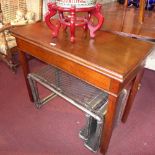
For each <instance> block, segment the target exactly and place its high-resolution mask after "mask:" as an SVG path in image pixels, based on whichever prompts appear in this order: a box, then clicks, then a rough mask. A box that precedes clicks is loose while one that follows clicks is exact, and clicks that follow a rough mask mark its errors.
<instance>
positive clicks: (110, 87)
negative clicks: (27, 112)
mask: <svg viewBox="0 0 155 155" xmlns="http://www.w3.org/2000/svg"><path fill="white" fill-rule="evenodd" d="M11 32H12V34H13V35H14V36H15V37H16V40H17V46H18V49H19V58H20V63H21V66H22V68H23V72H24V77H25V81H26V84H27V88H28V92H29V96H30V99H31V101H33V98H32V93H31V90H30V86H29V83H28V80H27V75H28V73H29V71H30V70H29V65H28V61H27V57H26V56H25V55H26V54H29V55H31V56H33V57H35V58H37V59H39V60H42V61H43V62H45V63H47V64H51V65H53V66H56V67H58V68H60V69H61V70H64V71H65V72H67V73H69V74H71V75H74V76H76V77H78V78H79V79H81V80H83V81H85V82H87V83H89V84H91V85H93V86H95V87H97V88H99V89H101V90H104V91H105V92H107V93H108V94H109V97H108V107H107V114H106V116H105V123H104V126H103V131H102V138H101V146H100V151H101V152H102V154H105V153H106V151H107V149H108V145H109V142H110V138H111V135H112V131H113V127H114V120H115V114H116V109H117V106H118V104H117V103H118V102H117V101H118V99H119V95H120V93H121V91H122V90H123V89H124V88H128V87H129V86H130V88H131V89H130V93H129V97H128V100H127V104H126V107H125V111H124V114H123V117H122V122H125V121H126V119H127V116H128V114H129V111H130V108H131V106H132V103H133V100H134V97H135V95H136V93H137V90H138V88H139V83H140V81H141V78H142V74H143V67H144V64H145V60H146V58H147V56H148V55H149V54H150V52H151V48H152V47H153V45H152V44H151V43H148V42H143V41H140V40H136V39H132V38H127V37H123V36H119V35H116V34H112V33H110V32H106V31H98V32H97V33H96V37H95V38H94V39H90V37H89V36H87V35H88V34H83V31H78V33H77V34H76V36H77V37H76V40H75V43H71V42H70V41H69V36H68V34H67V33H64V32H63V31H62V32H60V33H59V37H58V38H55V39H52V38H51V30H50V29H49V28H48V27H47V26H46V24H45V23H44V22H38V23H35V24H32V25H27V26H23V27H15V28H13V29H12V30H11Z"/></svg>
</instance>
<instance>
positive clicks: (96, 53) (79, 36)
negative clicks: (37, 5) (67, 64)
mask: <svg viewBox="0 0 155 155" xmlns="http://www.w3.org/2000/svg"><path fill="white" fill-rule="evenodd" d="M11 32H12V33H13V35H14V36H15V37H17V38H21V39H22V40H25V41H29V42H31V43H32V44H35V45H36V44H37V46H39V47H41V48H42V49H46V51H48V52H52V53H55V54H57V55H59V56H62V57H64V58H67V59H69V60H71V61H73V62H76V63H78V64H80V65H82V66H87V67H88V68H91V69H92V70H95V71H97V72H100V73H102V74H105V75H106V76H111V77H113V78H114V79H116V80H118V81H121V82H122V81H123V80H124V79H125V78H126V77H127V76H128V75H129V74H130V73H131V72H132V71H133V70H134V69H135V68H136V67H137V66H138V65H140V64H141V63H142V62H143V61H144V59H145V58H146V56H147V55H148V54H149V53H150V49H151V48H152V46H153V45H152V44H150V43H147V42H142V41H139V40H135V39H131V38H127V37H122V36H119V35H116V34H112V33H109V32H106V31H98V32H97V33H96V37H95V39H90V38H89V36H85V35H84V33H83V30H81V31H78V30H77V31H76V32H77V33H76V41H75V43H71V42H70V40H69V36H67V34H66V33H64V32H60V33H59V37H58V38H57V39H53V40H52V37H51V31H50V30H49V28H48V27H47V26H46V24H45V23H43V22H38V23H35V24H32V25H27V26H23V27H16V28H13V29H12V30H11ZM50 43H55V44H56V45H55V46H54V45H51V44H50ZM38 52H39V51H38ZM42 55H44V53H42Z"/></svg>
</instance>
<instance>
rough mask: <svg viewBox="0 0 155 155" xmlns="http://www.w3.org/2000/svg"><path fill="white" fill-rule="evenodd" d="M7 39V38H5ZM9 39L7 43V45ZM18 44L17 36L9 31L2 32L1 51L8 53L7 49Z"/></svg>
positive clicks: (0, 39)
mask: <svg viewBox="0 0 155 155" xmlns="http://www.w3.org/2000/svg"><path fill="white" fill-rule="evenodd" d="M5 39H6V40H5ZM6 41H7V45H6ZM15 46H17V44H16V39H15V37H13V36H11V35H10V34H9V33H8V32H7V31H6V32H5V33H0V53H1V54H4V55H7V50H8V49H11V48H13V47H15Z"/></svg>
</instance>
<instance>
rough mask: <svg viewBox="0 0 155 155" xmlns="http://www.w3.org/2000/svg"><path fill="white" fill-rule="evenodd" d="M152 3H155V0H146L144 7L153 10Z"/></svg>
mask: <svg viewBox="0 0 155 155" xmlns="http://www.w3.org/2000/svg"><path fill="white" fill-rule="evenodd" d="M154 5H155V0H147V2H146V7H145V9H146V10H153V8H154Z"/></svg>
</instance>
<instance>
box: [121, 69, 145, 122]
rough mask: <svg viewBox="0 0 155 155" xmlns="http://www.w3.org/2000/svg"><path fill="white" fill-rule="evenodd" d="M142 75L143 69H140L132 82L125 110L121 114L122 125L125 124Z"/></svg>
mask: <svg viewBox="0 0 155 155" xmlns="http://www.w3.org/2000/svg"><path fill="white" fill-rule="evenodd" d="M143 73H144V69H143V68H141V70H140V71H139V73H138V74H137V76H136V77H135V79H134V80H133V81H132V82H133V84H132V87H131V91H130V94H129V97H128V101H127V105H126V108H125V110H124V114H123V117H122V122H124V123H125V122H126V120H127V118H128V114H129V112H130V109H131V107H132V104H133V101H134V98H135V96H136V93H137V91H138V89H139V85H140V82H141V79H142V77H143Z"/></svg>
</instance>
